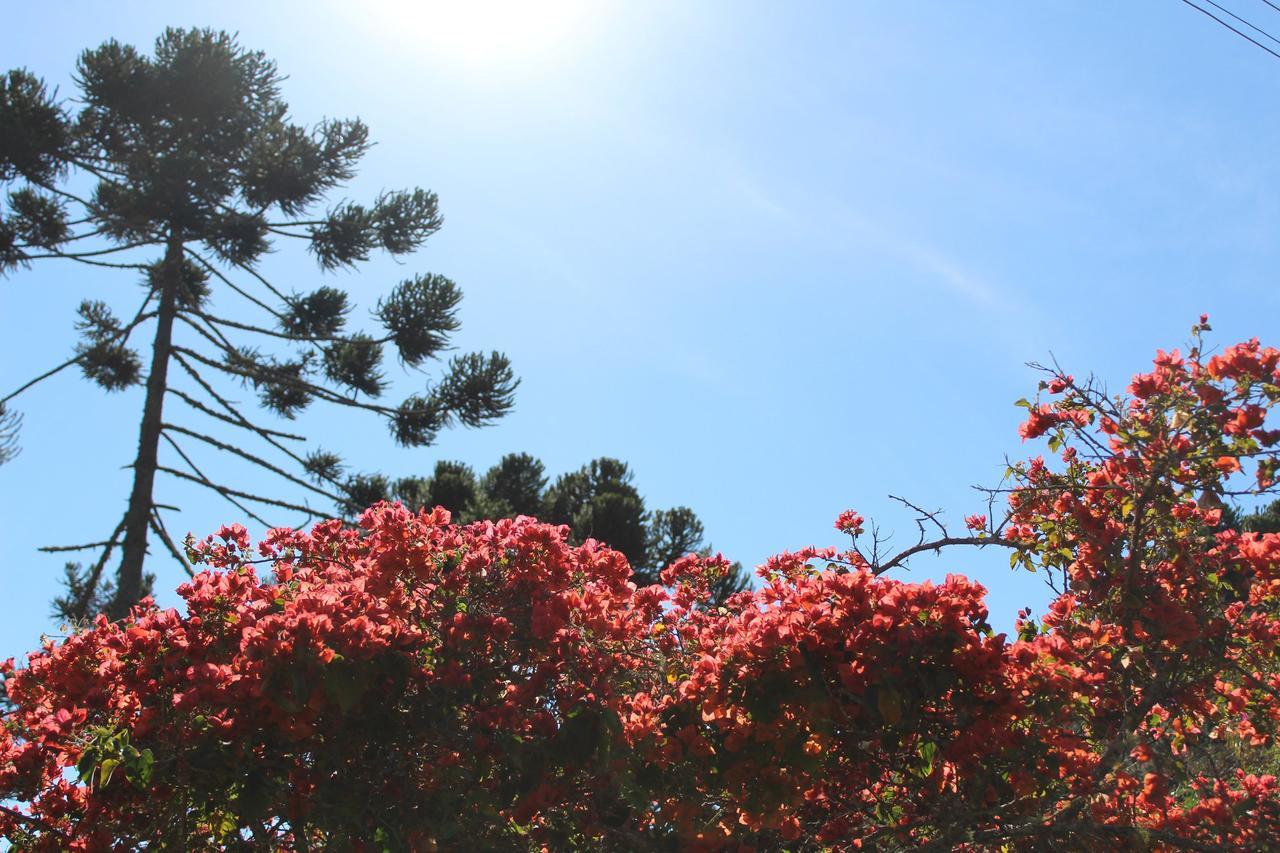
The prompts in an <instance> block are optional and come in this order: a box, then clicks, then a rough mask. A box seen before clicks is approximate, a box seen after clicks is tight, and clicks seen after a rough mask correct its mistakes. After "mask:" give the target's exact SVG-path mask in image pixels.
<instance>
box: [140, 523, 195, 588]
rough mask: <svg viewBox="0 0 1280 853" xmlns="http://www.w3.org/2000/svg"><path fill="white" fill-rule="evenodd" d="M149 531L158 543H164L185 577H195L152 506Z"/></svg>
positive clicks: (192, 569) (193, 570) (193, 571)
mask: <svg viewBox="0 0 1280 853" xmlns="http://www.w3.org/2000/svg"><path fill="white" fill-rule="evenodd" d="M151 529H152V530H154V531H155V534H156V535H157V536H159V537H160V541H161V542H163V543H164V546H165V548H167V549H168V550H169V553H170V554H172V555H173V558H174V559H175V560H177V561H178V565H180V566H182V570H183V571H184V572H186V573H187V577H192V578H193V577H195V576H196V570H195V569H194V568H192V566H191V564H190V563H189V562H187V558H186V557H185V556H184V555H183V553H182V552H181V551H179V550H178V546H177V545H175V544H174V542H173V538H172V537H171V536H169V531H168V530H167V529H165V526H164V521H163V520H162V519H161V518H160V513H159V511H158V510H157V509H156V507H154V506H153V507H152V508H151Z"/></svg>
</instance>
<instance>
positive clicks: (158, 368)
mask: <svg viewBox="0 0 1280 853" xmlns="http://www.w3.org/2000/svg"><path fill="white" fill-rule="evenodd" d="M181 286H182V238H181V237H179V236H178V235H176V234H175V233H174V232H172V231H170V233H169V240H168V245H167V247H166V249H165V255H164V267H163V268H162V272H161V275H160V306H159V308H158V309H157V313H156V338H155V343H154V344H153V345H152V349H151V370H150V372H149V373H148V374H147V398H146V402H145V403H144V404H143V407H142V427H141V429H140V430H139V432H138V457H137V459H136V460H135V461H134V463H133V491H132V492H131V493H130V495H129V507H128V509H127V510H126V512H125V525H124V545H123V547H122V549H121V550H122V552H123V556H122V557H121V559H120V572H119V575H118V576H117V578H116V594H115V597H114V598H112V600H111V604H110V606H109V608H108V615H109V616H110V617H111V618H112V619H119V618H121V617H122V616H124V615H125V614H127V613H128V612H129V608H130V607H132V606H133V605H134V604H137V602H138V599H139V598H141V597H142V565H143V563H144V562H145V560H146V557H147V531H148V529H149V527H150V524H151V506H152V500H151V491H152V487H153V486H154V485H155V480H156V465H157V464H158V462H157V452H158V450H159V448H160V425H161V423H163V420H162V417H161V416H162V412H163V409H164V393H165V388H166V387H167V381H168V373H169V353H170V345H171V342H172V340H173V318H174V315H175V314H176V313H177V312H176V310H175V309H176V304H177V296H178V288H179V287H181Z"/></svg>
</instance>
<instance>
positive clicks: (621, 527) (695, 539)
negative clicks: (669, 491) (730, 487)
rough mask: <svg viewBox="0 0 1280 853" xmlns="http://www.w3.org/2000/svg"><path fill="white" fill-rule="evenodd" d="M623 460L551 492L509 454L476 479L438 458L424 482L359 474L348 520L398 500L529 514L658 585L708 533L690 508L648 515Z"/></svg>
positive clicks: (717, 598) (600, 465)
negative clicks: (595, 543) (615, 556)
mask: <svg viewBox="0 0 1280 853" xmlns="http://www.w3.org/2000/svg"><path fill="white" fill-rule="evenodd" d="M633 479H634V476H633V474H632V472H631V469H630V467H629V466H628V465H627V463H625V462H622V461H620V460H617V459H610V458H608V457H602V458H600V459H595V460H592V461H591V462H590V463H588V464H586V465H584V466H583V467H582V468H581V469H579V470H577V471H572V472H569V473H567V474H563V475H561V476H560V477H558V478H557V479H556V481H555V482H554V483H553V484H552V485H551V486H549V487H548V485H547V476H546V467H545V466H544V465H543V464H542V462H541V461H540V460H539V459H536V458H535V457H533V456H530V455H529V454H527V453H508V454H507V455H505V456H503V457H502V459H500V460H499V461H498V463H497V464H496V465H494V466H493V467H491V468H490V469H489V470H488V471H487V472H485V474H484V475H483V476H481V477H477V476H476V472H475V471H474V470H472V468H471V467H470V466H469V465H465V464H463V463H462V462H452V461H447V460H441V461H439V462H437V463H436V467H435V470H434V472H433V473H432V474H431V476H429V477H421V476H418V477H402V478H400V479H398V480H395V481H392V480H390V479H388V478H386V477H383V476H374V477H368V476H359V475H357V476H356V477H354V478H352V480H351V481H349V483H348V485H347V488H348V491H352V492H353V493H354V492H358V497H359V499H360V500H361V501H363V502H359V501H357V500H352V501H350V502H348V503H347V505H346V509H347V513H348V515H349V516H351V517H354V516H357V515H359V513H360V512H362V511H363V509H364V508H365V507H367V506H369V505H371V504H373V503H375V502H377V501H381V500H391V499H395V500H398V501H401V502H402V503H403V504H404V505H405V506H406V507H409V508H411V509H419V508H427V509H430V508H433V507H443V508H445V509H447V510H449V512H450V513H451V514H452V516H453V517H454V518H456V519H459V520H461V521H464V522H471V521H479V520H482V519H498V518H514V517H516V516H519V515H527V516H533V517H537V518H540V519H542V520H545V521H548V522H551V523H553V524H564V525H567V526H568V527H569V529H570V530H572V531H573V533H572V534H571V536H572V539H571V541H573V542H574V543H582V542H585V541H586V540H587V539H597V540H599V541H601V542H603V543H605V544H607V545H608V546H609V547H611V548H615V549H617V550H618V551H621V552H622V554H623V555H624V556H625V557H626V558H627V561H628V562H629V563H630V565H631V567H632V570H633V571H634V572H635V575H636V581H637V583H640V584H654V583H657V582H658V575H659V573H660V572H661V571H662V570H663V569H664V568H666V567H667V566H669V565H671V564H672V563H674V562H675V561H676V560H678V559H680V558H681V557H684V556H685V555H687V554H694V553H701V554H704V555H705V554H709V553H710V548H709V547H708V545H707V543H706V531H705V530H704V528H703V526H702V522H701V521H700V520H699V519H698V516H697V515H696V514H695V513H694V511H693V510H691V509H689V508H688V507H674V508H672V509H667V510H655V511H652V512H650V511H649V510H647V509H646V508H645V502H644V498H643V497H641V495H640V492H639V491H637V490H636V487H635V486H634V485H633V483H632V480H633ZM748 582H749V579H748V576H747V574H746V573H745V572H744V571H742V567H741V566H740V565H738V564H734V566H733V570H732V571H731V572H729V573H728V574H727V575H726V576H725V577H724V578H722V579H720V580H719V581H717V583H716V586H715V591H714V595H713V596H712V601H713V602H715V603H717V604H718V603H720V602H722V601H724V600H725V599H727V598H728V597H729V596H731V595H733V594H734V593H736V592H741V591H742V590H744V589H746V587H747V585H748Z"/></svg>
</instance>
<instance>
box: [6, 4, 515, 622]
mask: <svg viewBox="0 0 1280 853" xmlns="http://www.w3.org/2000/svg"><path fill="white" fill-rule="evenodd" d="M282 79H283V78H282V77H281V75H280V73H279V72H278V71H277V69H276V66H275V64H274V63H273V62H271V61H270V60H269V59H267V58H266V57H265V56H264V55H263V54H262V53H261V52H257V51H251V50H247V49H245V48H244V47H242V46H241V45H239V44H238V43H237V41H236V40H235V38H234V37H232V36H230V35H228V34H226V33H222V32H215V31H211V30H181V29H170V30H167V31H166V32H165V33H164V34H163V35H161V36H160V38H159V39H158V40H157V41H156V44H155V50H154V53H153V54H152V55H150V56H148V55H145V54H144V53H141V52H139V51H138V50H136V49H135V48H133V47H131V46H128V45H125V44H121V43H119V42H116V41H109V42H107V43H105V44H103V45H102V46H100V47H98V48H95V49H92V50H88V51H86V52H84V53H83V54H82V55H81V57H80V59H79V61H78V63H77V67H76V78H75V82H76V86H77V88H78V96H79V97H78V100H76V101H75V102H73V103H74V104H75V107H76V109H75V110H74V111H72V110H71V109H69V107H68V105H67V103H64V102H60V101H59V100H58V99H57V98H56V96H55V94H54V93H52V92H51V91H50V90H49V88H48V87H47V86H46V85H45V84H44V83H43V82H42V81H41V80H40V79H38V78H37V77H35V76H34V75H32V74H31V73H29V72H27V71H25V70H14V71H10V72H8V74H7V75H5V76H3V77H0V183H3V184H4V185H5V187H6V188H7V193H6V195H5V196H4V197H3V200H2V202H0V273H11V272H13V271H15V270H17V269H18V268H21V267H26V266H28V265H30V264H31V263H33V262H36V261H41V260H45V259H58V260H65V261H73V262H78V263H81V264H87V265H93V266H98V267H109V268H112V269H118V270H120V271H121V273H122V274H123V275H131V276H133V277H135V278H136V279H137V280H138V282H139V283H140V284H141V292H140V293H139V295H138V299H137V304H136V305H135V306H132V307H131V309H130V310H129V311H128V312H127V313H124V314H122V315H118V314H117V313H116V312H115V311H114V310H113V309H112V307H111V306H110V305H109V304H108V303H107V302H106V301H105V300H101V299H97V298H86V299H85V301H84V302H83V303H82V304H81V305H80V308H79V312H78V315H79V316H78V318H77V320H76V329H77V330H78V331H79V334H80V340H79V343H78V344H77V345H76V347H75V351H74V354H73V355H72V356H71V358H69V359H68V360H67V361H66V362H64V363H63V364H61V365H59V366H57V367H55V368H54V369H52V370H50V371H48V372H46V373H44V374H42V375H41V376H38V377H36V378H35V379H33V380H32V381H31V382H28V383H27V384H26V385H24V386H22V387H21V388H19V389H18V390H17V391H15V392H14V393H12V394H9V395H8V397H5V398H4V400H8V399H10V398H12V397H13V396H15V395H16V394H17V393H20V392H21V391H23V390H25V389H26V388H28V387H30V386H31V385H33V384H35V382H38V381H40V380H43V379H46V378H48V377H49V376H52V375H54V374H56V373H58V372H59V371H61V370H63V369H66V368H69V367H73V366H75V367H79V368H80V370H81V371H82V372H83V374H84V376H85V377H86V378H88V379H89V380H91V381H92V382H94V383H96V384H97V385H98V386H100V387H101V388H103V389H104V390H106V391H122V390H124V389H128V388H132V387H134V386H143V388H144V391H145V393H144V397H143V404H142V418H141V427H140V431H139V441H138V451H137V457H136V459H135V460H134V461H133V466H132V468H133V486H132V491H131V494H130V496H129V500H128V504H127V510H126V512H125V514H124V517H123V518H122V519H121V520H120V523H119V524H118V525H117V527H116V528H115V530H114V531H111V532H110V534H109V535H107V536H106V538H105V539H103V540H102V541H100V542H96V543H92V544H91V545H90V546H86V548H92V549H96V554H97V557H96V560H95V561H94V562H93V564H92V565H90V566H89V567H87V568H83V569H82V568H80V567H79V566H78V565H77V564H73V565H71V566H69V567H68V582H69V586H68V593H67V595H66V596H65V597H64V598H63V599H61V600H60V601H59V602H58V605H57V606H58V607H59V609H60V610H62V611H63V613H64V614H65V615H68V616H73V617H76V616H84V615H87V614H91V613H92V612H94V611H95V610H97V609H99V608H101V607H105V608H106V609H107V610H108V611H109V612H110V613H112V614H114V615H116V616H119V615H122V614H124V613H125V612H127V610H128V608H129V606H130V605H132V604H133V603H135V602H136V601H138V600H139V599H140V598H141V597H142V595H143V594H144V592H145V587H146V584H147V581H146V575H144V571H143V563H144V558H145V556H146V553H147V549H148V543H149V536H151V535H154V537H156V538H158V539H159V541H160V543H162V544H163V545H164V547H165V548H166V549H167V550H168V551H169V552H170V554H171V555H172V556H173V557H174V558H175V559H177V560H178V561H179V562H182V563H183V564H184V566H185V565H186V557H185V555H184V552H183V549H182V548H181V547H180V546H179V544H177V543H175V542H174V540H173V538H172V537H171V536H170V535H169V533H168V532H167V530H166V528H165V523H164V520H163V517H162V512H163V511H164V507H163V506H162V505H161V503H160V502H159V501H158V500H157V499H156V497H155V491H156V479H157V476H158V475H165V476H167V477H171V478H176V479H179V480H184V481H188V482H192V483H196V484H198V485H200V486H203V487H205V488H207V489H210V490H212V491H214V492H215V493H217V494H218V495H220V496H222V497H223V498H225V499H226V500H228V501H230V502H231V503H233V504H235V505H236V506H237V507H238V508H239V510H240V511H241V512H242V513H243V514H244V515H245V516H246V517H249V518H254V519H258V520H259V521H263V519H262V518H261V516H260V515H259V514H258V512H269V511H272V510H273V511H275V512H279V511H282V510H287V511H290V512H291V513H299V512H300V513H304V514H307V515H317V514H319V511H318V510H316V509H313V501H314V499H316V498H322V499H324V501H323V502H324V503H325V504H328V503H329V502H331V501H336V502H339V503H341V502H344V501H347V500H348V499H349V498H350V496H351V495H350V488H351V487H352V485H353V481H351V480H350V479H349V478H348V477H347V476H346V475H344V473H343V468H342V463H341V460H340V459H339V457H338V456H336V455H334V454H332V453H328V452H323V451H318V450H316V451H312V452H310V453H308V452H306V451H304V450H303V449H302V448H301V447H300V446H299V442H300V441H301V440H302V438H303V437H302V436H301V435H299V434H297V433H296V432H295V431H286V430H282V429H280V428H279V426H280V425H279V424H278V423H277V424H272V423H270V422H266V423H264V422H263V420H262V419H261V417H255V415H254V412H253V411H252V410H250V411H246V410H245V407H244V406H243V405H241V404H240V403H239V402H237V401H236V400H235V399H233V398H234V397H235V386H239V387H240V388H242V389H247V390H249V391H250V392H252V393H253V394H254V395H256V397H257V402H258V403H259V404H260V405H261V407H263V408H265V409H266V410H268V411H269V412H270V413H273V414H274V415H276V416H278V417H280V418H284V419H288V420H292V419H294V418H297V417H298V416H299V415H300V414H301V413H302V412H303V411H304V410H305V409H306V408H307V407H308V406H309V405H310V404H311V403H313V402H322V403H332V404H335V405H339V406H346V407H351V408H356V409H361V410H364V411H367V412H370V413H372V414H374V415H378V416H381V417H383V418H385V419H386V421H387V422H388V424H389V426H390V429H391V433H392V436H393V437H394V439H395V440H396V441H397V442H399V443H400V444H403V445H408V446H420V445H428V444H431V443H432V442H433V441H434V440H435V438H436V436H437V434H438V433H439V432H440V431H441V430H443V429H445V428H448V427H451V426H455V425H462V426H468V427H475V426H480V425H483V424H487V423H490V422H491V421H493V420H494V419H496V418H499V417H501V416H502V415H503V414H504V413H506V412H507V411H508V410H509V409H510V407H511V405H512V399H513V392H514V390H515V387H516V384H517V381H516V379H515V378H514V376H513V373H512V370H511V367H510V364H509V363H508V361H507V359H506V357H505V356H503V355H502V354H500V353H498V352H490V353H466V354H461V355H456V356H454V357H453V358H451V359H450V360H449V361H448V363H447V365H446V366H445V367H444V369H443V371H442V374H441V375H440V376H439V378H438V380H437V381H435V382H434V383H433V384H431V385H430V386H429V387H427V388H426V389H424V390H423V391H422V392H421V393H417V394H413V395H411V396H409V397H408V399H405V400H403V401H400V402H389V401H386V400H384V394H385V392H386V391H387V388H388V381H387V376H386V371H385V365H384V360H385V357H386V351H387V348H388V347H392V348H394V353H395V354H396V355H397V356H398V357H399V361H400V362H401V363H402V364H403V365H405V366H408V367H411V368H421V367H425V366H427V365H428V364H429V363H430V362H432V361H434V360H437V359H439V358H440V357H441V356H442V353H444V351H445V350H446V349H447V348H448V344H449V336H450V333H452V332H454V331H456V329H457V328H458V320H457V313H456V311H457V307H458V303H459V300H460V298H461V293H460V292H459V290H458V288H457V286H456V285H455V284H454V283H453V282H452V281H450V280H449V279H447V278H445V277H444V276H440V275H427V274H424V275H416V276H413V277H410V278H408V279H407V280H405V281H403V282H401V283H400V284H399V285H397V286H395V287H394V288H393V289H392V290H391V291H390V293H388V294H387V295H386V296H385V297H384V298H383V299H381V300H380V301H379V302H377V304H376V305H375V306H373V315H374V318H375V320H376V321H377V325H378V326H379V327H380V328H379V329H378V331H377V332H367V331H363V330H359V329H353V328H351V327H350V326H349V323H348V320H349V316H350V314H351V313H352V310H353V308H354V306H353V305H352V304H351V302H350V300H349V298H348V295H347V293H346V292H344V291H343V290H341V289H338V288H335V287H332V286H321V287H318V288H316V289H314V290H311V291H309V292H294V291H293V290H292V289H289V288H284V289H282V288H280V287H277V286H276V285H275V284H273V283H272V282H271V281H269V280H268V279H267V277H266V276H264V275H263V273H262V272H261V271H260V270H259V268H258V262H259V260H260V259H261V258H262V257H263V256H264V255H265V254H266V253H267V252H269V251H271V250H272V248H273V247H274V246H275V245H276V244H277V243H278V242H279V241H283V240H298V241H301V242H302V243H304V244H305V245H306V247H307V248H308V249H309V251H310V253H311V254H312V255H313V256H314V259H315V260H316V262H318V264H319V266H320V268H321V269H322V270H325V271H330V270H336V269H341V268H348V267H355V266H357V265H359V264H360V263H362V262H364V261H366V260H368V259H369V258H370V257H371V256H372V255H373V254H374V253H375V252H386V253H389V254H391V255H397V256H399V255H406V254H409V253H411V252H413V251H414V250H416V249H417V248H418V247H419V246H421V245H422V244H423V242H424V241H425V240H426V239H427V238H428V237H430V236H431V235H432V234H434V233H435V232H436V231H437V230H438V229H439V228H440V227H441V224H442V219H441V215H440V212H439V209H438V205H437V198H436V195H435V194H434V193H432V192H428V191H426V190H422V189H410V190H403V191H389V192H383V193H382V194H380V195H378V196H377V197H376V198H375V199H373V200H372V202H369V203H362V202H358V201H353V200H348V199H337V200H335V201H332V202H330V203H328V204H327V206H326V199H327V198H328V196H330V194H332V193H333V192H334V191H335V190H337V189H339V188H340V187H341V186H342V185H343V184H345V183H346V182H348V181H350V180H351V179H352V178H353V177H354V175H355V173H356V166H357V164H358V163H359V161H360V159H361V157H362V156H363V155H364V154H365V152H366V151H367V150H368V149H369V145H370V142H369V137H368V130H367V128H366V127H365V125H364V124H363V123H361V122H360V121H358V120H346V119H328V120H324V121H321V122H320V123H319V124H317V125H315V126H312V127H307V126H303V125H301V124H297V123H295V122H294V121H293V120H292V118H291V117H290V115H289V111H288V106H287V105H286V104H285V102H284V101H283V100H282V99H281V92H280V84H281V81H282ZM246 312H247V313H246ZM144 328H147V329H149V330H150V335H151V340H150V342H149V343H140V342H139V340H138V338H140V337H141V335H142V332H143V330H144ZM228 383H230V386H231V389H230V390H229V388H228ZM254 442H257V444H258V445H259V447H257V448H253V443H254ZM194 446H203V447H205V448H207V449H212V450H214V451H218V452H221V453H225V454H227V455H230V456H235V457H238V458H239V459H240V460H241V461H243V462H247V463H250V464H253V465H256V466H258V467H259V468H261V469H264V470H266V471H269V472H271V473H273V474H275V475H277V476H278V477H280V478H281V480H282V481H285V482H287V483H288V484H290V485H289V487H290V488H293V489H301V490H304V491H305V492H306V493H307V494H308V495H310V496H311V499H307V500H304V499H295V500H286V499H282V498H281V497H279V496H278V495H277V494H276V493H275V492H272V494H271V495H270V496H268V495H261V494H253V493H250V492H247V491H245V490H244V489H243V488H237V487H236V486H233V485H231V484H228V483H226V482H221V481H220V480H219V479H218V477H217V475H216V474H215V473H214V471H213V470H212V469H210V468H201V467H199V466H198V465H197V463H196V461H194V458H193V456H195V455H196V454H193V453H192V452H191V449H192V447H194ZM250 448H253V449H250ZM251 506H256V507H258V509H257V511H255V510H253V509H251V508H250V507H251ZM262 507H266V508H268V509H262ZM117 552H119V559H120V562H119V568H118V573H117V576H116V579H115V582H114V585H113V584H112V583H111V582H110V581H109V580H108V577H109V574H105V573H104V572H105V569H106V568H107V566H108V565H109V564H111V561H112V559H113V556H115V555H116V553H117ZM188 568H189V567H188ZM113 586H114V588H113Z"/></svg>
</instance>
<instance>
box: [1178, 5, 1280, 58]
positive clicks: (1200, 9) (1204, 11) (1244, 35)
mask: <svg viewBox="0 0 1280 853" xmlns="http://www.w3.org/2000/svg"><path fill="white" fill-rule="evenodd" d="M1182 2H1183V3H1185V4H1187V5H1188V6H1190V7H1191V8H1192V9H1195V10H1196V11H1197V12H1199V13H1200V14H1202V15H1205V16H1206V17H1209V18H1212V19H1213V20H1215V21H1217V22H1218V23H1219V24H1221V25H1222V26H1224V27H1226V28H1227V29H1229V30H1231V32H1233V33H1235V34H1236V35H1238V36H1240V38H1242V39H1244V40H1245V41H1247V42H1250V43H1252V44H1254V45H1256V46H1257V47H1260V48H1262V49H1263V50H1265V51H1266V52H1267V53H1269V54H1271V55H1272V56H1274V57H1275V58H1276V59H1280V53H1276V52H1275V51H1274V50H1272V49H1271V48H1269V47H1267V46H1266V45H1265V44H1263V43H1262V42H1260V41H1258V40H1257V39H1255V38H1252V37H1250V36H1249V35H1248V34H1247V33H1243V32H1241V31H1240V30H1237V29H1236V28H1235V27H1233V26H1231V24H1229V23H1227V22H1226V21H1224V20H1222V19H1221V18H1219V17H1218V16H1217V15H1215V14H1213V13H1212V12H1210V11H1209V10H1208V9H1206V8H1204V7H1203V6H1197V5H1196V4H1195V3H1192V2H1191V0H1182ZM1204 2H1206V3H1209V4H1210V5H1212V6H1213V7H1215V8H1217V9H1221V10H1222V11H1223V12H1226V14H1228V15H1231V17H1233V18H1235V19H1236V20H1238V21H1241V22H1243V23H1245V24H1248V25H1249V26H1250V27H1252V28H1253V29H1255V30H1258V32H1260V33H1262V34H1263V35H1265V36H1266V37H1267V38H1269V39H1271V40H1272V41H1274V42H1276V43H1277V44H1280V40H1277V39H1276V38H1275V37H1274V36H1272V35H1271V34H1270V33H1267V32H1265V31H1264V30H1261V29H1259V28H1258V27H1254V26H1253V24H1249V22H1248V21H1245V20H1244V19H1243V18H1239V17H1237V16H1236V15H1233V14H1231V13H1230V12H1227V10H1226V9H1223V8H1222V7H1221V6H1219V5H1218V4H1217V3H1214V2H1213V0H1204ZM1268 5H1270V4H1268Z"/></svg>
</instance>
